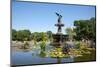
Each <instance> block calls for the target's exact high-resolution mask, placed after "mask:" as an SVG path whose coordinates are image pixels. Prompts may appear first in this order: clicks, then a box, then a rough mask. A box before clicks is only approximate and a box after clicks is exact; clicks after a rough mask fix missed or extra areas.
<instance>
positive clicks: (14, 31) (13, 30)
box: [12, 29, 17, 41]
mask: <svg viewBox="0 0 100 67" xmlns="http://www.w3.org/2000/svg"><path fill="white" fill-rule="evenodd" d="M16 37H17V31H16V30H15V29H12V40H13V41H14V40H16Z"/></svg>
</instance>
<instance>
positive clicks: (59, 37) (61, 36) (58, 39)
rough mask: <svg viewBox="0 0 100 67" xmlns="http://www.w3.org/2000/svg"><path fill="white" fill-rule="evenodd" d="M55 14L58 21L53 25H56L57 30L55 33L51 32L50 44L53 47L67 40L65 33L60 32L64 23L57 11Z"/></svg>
mask: <svg viewBox="0 0 100 67" xmlns="http://www.w3.org/2000/svg"><path fill="white" fill-rule="evenodd" d="M56 15H57V16H58V23H57V24H55V26H57V27H58V30H57V33H56V34H53V43H52V45H53V46H55V47H62V46H63V45H64V44H65V42H66V40H67V35H64V34H63V33H62V27H63V26H64V24H63V23H62V22H61V18H62V15H60V14H58V13H56Z"/></svg>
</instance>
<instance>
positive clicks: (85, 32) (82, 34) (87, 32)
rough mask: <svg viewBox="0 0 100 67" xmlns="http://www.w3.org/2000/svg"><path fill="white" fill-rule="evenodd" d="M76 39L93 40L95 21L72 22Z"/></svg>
mask: <svg viewBox="0 0 100 67" xmlns="http://www.w3.org/2000/svg"><path fill="white" fill-rule="evenodd" d="M74 26H75V27H76V28H75V32H76V35H77V36H76V39H78V40H82V39H89V40H94V41H95V37H96V19H95V18H91V19H89V20H77V21H74Z"/></svg>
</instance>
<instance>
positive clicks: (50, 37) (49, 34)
mask: <svg viewBox="0 0 100 67" xmlns="http://www.w3.org/2000/svg"><path fill="white" fill-rule="evenodd" d="M47 35H48V38H49V40H52V32H51V31H47Z"/></svg>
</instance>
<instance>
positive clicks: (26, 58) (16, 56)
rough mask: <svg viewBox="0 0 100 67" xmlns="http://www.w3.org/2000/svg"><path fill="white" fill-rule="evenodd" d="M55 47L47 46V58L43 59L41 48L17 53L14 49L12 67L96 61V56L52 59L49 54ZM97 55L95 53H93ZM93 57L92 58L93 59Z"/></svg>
mask: <svg viewBox="0 0 100 67" xmlns="http://www.w3.org/2000/svg"><path fill="white" fill-rule="evenodd" d="M53 48H54V47H52V46H50V45H49V46H46V52H47V57H41V56H39V54H40V51H41V50H40V48H39V46H37V47H36V48H34V49H33V50H29V51H25V50H24V51H23V50H22V51H18V50H17V51H16V50H15V49H14V48H13V49H12V52H11V64H12V65H29V64H33V65H36V64H51V63H69V62H80V61H92V60H93V61H94V60H95V56H92V55H83V56H82V57H76V58H75V57H72V56H71V57H68V58H51V57H50V56H49V55H48V52H49V51H50V50H52V49H53ZM93 54H94V55H95V53H93ZM91 56H92V57H91Z"/></svg>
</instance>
